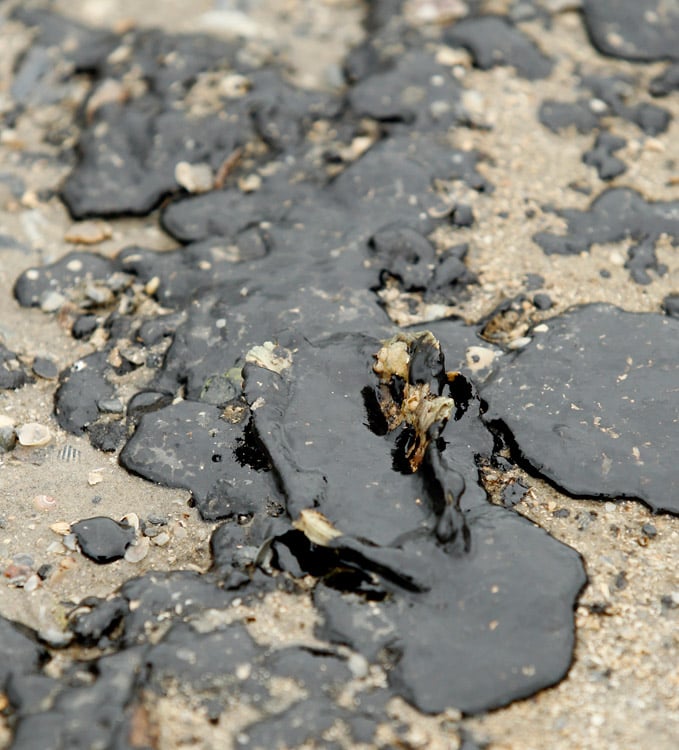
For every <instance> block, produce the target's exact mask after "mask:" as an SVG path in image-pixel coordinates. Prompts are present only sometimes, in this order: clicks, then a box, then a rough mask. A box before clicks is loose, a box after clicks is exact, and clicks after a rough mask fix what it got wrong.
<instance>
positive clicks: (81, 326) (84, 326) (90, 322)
mask: <svg viewBox="0 0 679 750" xmlns="http://www.w3.org/2000/svg"><path fill="white" fill-rule="evenodd" d="M96 327H97V317H96V315H81V316H80V317H79V318H77V319H76V321H75V323H73V328H71V335H72V336H73V338H74V339H84V338H86V337H87V336H89V335H90V334H91V333H92V332H93V331H94V330H95V329H96Z"/></svg>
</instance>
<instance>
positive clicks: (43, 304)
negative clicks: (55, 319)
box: [40, 291, 66, 313]
mask: <svg viewBox="0 0 679 750" xmlns="http://www.w3.org/2000/svg"><path fill="white" fill-rule="evenodd" d="M65 302H66V297H64V295H63V294H60V293H59V292H55V291H51V292H45V293H44V294H42V295H41V297H40V309H41V310H42V311H43V312H47V313H50V312H56V311H57V310H60V309H61V308H62V306H63V305H64V303H65Z"/></svg>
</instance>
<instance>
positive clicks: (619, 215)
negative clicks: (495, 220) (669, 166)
mask: <svg viewBox="0 0 679 750" xmlns="http://www.w3.org/2000/svg"><path fill="white" fill-rule="evenodd" d="M557 214H558V215H559V216H561V217H563V218H564V219H565V220H566V221H567V223H568V233H567V234H566V235H557V234H552V233H550V232H539V233H538V234H536V235H535V236H534V239H535V241H536V242H537V243H538V245H540V247H541V248H542V249H543V250H544V251H545V253H547V255H552V254H558V255H577V254H579V253H582V252H586V251H587V250H589V249H590V248H591V246H592V245H593V244H594V243H599V242H619V241H621V240H631V241H632V242H633V243H634V244H633V245H631V246H630V247H629V248H628V261H627V268H629V269H630V273H631V276H632V278H633V279H634V281H636V282H637V283H638V284H649V283H650V282H651V280H652V277H651V276H650V275H649V273H648V270H649V269H650V270H652V271H654V272H655V273H656V274H658V275H662V274H663V273H665V271H666V269H665V267H664V266H663V265H662V264H659V263H658V260H657V257H656V254H655V244H656V242H657V241H658V238H659V237H660V235H661V234H666V235H667V236H668V237H669V238H670V240H671V241H672V242H673V244H675V245H676V244H677V243H678V242H679V218H677V203H676V202H657V203H654V202H651V201H646V200H644V198H643V197H642V196H641V195H640V194H639V193H637V192H636V191H634V190H631V189H630V188H613V189H609V190H605V191H604V192H603V193H601V194H600V195H598V196H597V197H596V198H595V199H594V201H592V204H591V206H590V208H589V210H588V211H577V210H573V209H562V210H559V211H557Z"/></svg>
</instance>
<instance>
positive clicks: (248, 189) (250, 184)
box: [238, 174, 262, 193]
mask: <svg viewBox="0 0 679 750" xmlns="http://www.w3.org/2000/svg"><path fill="white" fill-rule="evenodd" d="M238 187H239V188H240V189H241V190H242V191H243V192H244V193H255V192H257V190H259V189H260V188H261V187H262V178H261V177H260V176H259V175H258V174H249V175H246V176H245V177H241V178H240V179H239V180H238Z"/></svg>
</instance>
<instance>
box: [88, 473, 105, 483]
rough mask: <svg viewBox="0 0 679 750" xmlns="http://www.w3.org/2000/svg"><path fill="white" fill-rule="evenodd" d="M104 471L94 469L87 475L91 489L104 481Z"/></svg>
mask: <svg viewBox="0 0 679 750" xmlns="http://www.w3.org/2000/svg"><path fill="white" fill-rule="evenodd" d="M102 471H103V469H93V470H92V471H90V472H89V474H88V475H87V484H89V485H90V487H94V485H95V484H100V483H101V482H103V481H104V477H103V476H102V475H101V472H102Z"/></svg>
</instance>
